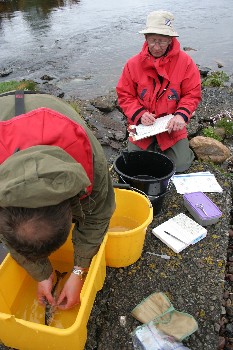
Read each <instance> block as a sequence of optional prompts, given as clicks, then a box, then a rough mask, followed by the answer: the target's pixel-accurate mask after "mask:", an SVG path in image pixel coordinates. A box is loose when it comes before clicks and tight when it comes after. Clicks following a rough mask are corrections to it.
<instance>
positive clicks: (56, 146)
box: [0, 94, 115, 281]
mask: <svg viewBox="0 0 233 350" xmlns="http://www.w3.org/2000/svg"><path fill="white" fill-rule="evenodd" d="M14 103H15V100H14V95H8V96H1V95H0V110H1V115H0V119H1V122H0V138H1V144H0V163H1V165H0V206H6V207H7V206H19V207H28V208H30V207H34V208H35V207H40V206H48V205H55V204H58V203H60V202H62V201H63V200H65V199H68V198H73V197H74V198H75V201H76V203H75V204H74V206H73V207H72V210H73V218H74V221H77V222H78V230H77V229H74V230H73V233H72V240H73V245H74V264H75V265H78V266H82V267H88V266H89V264H90V262H91V259H92V257H93V256H94V255H95V254H96V253H97V251H98V249H99V246H100V244H101V242H102V240H103V238H104V236H105V234H106V232H107V229H108V225H109V221H110V218H111V216H112V214H113V211H114V209H115V200H114V191H113V187H112V183H111V178H110V174H109V171H108V165H107V161H106V158H105V155H104V153H103V150H102V147H101V145H100V144H99V142H98V141H97V139H96V138H95V136H94V135H93V134H92V132H91V131H90V130H89V129H88V127H87V126H86V124H85V122H84V121H83V120H82V118H81V117H80V116H79V115H78V114H77V113H76V112H75V110H74V109H73V108H72V107H71V106H70V105H68V104H67V103H66V102H64V101H62V100H60V99H58V98H56V97H54V96H49V95H45V94H40V95H39V94H38V95H37V94H30V95H25V111H26V113H25V114H23V115H20V116H17V117H14V113H15V110H14ZM1 238H2V240H3V241H4V237H1ZM8 248H9V250H10V253H11V255H12V257H13V258H14V259H15V260H16V261H17V262H18V263H19V264H20V265H21V266H22V267H23V268H24V269H26V270H27V271H28V273H29V274H30V275H31V276H32V277H33V278H34V279H36V280H37V281H42V280H44V279H47V278H48V277H49V276H50V274H51V273H52V266H51V264H50V261H49V259H39V260H37V261H36V262H31V261H28V260H27V259H25V258H24V257H23V256H21V255H20V254H18V253H17V252H15V251H14V250H13V249H12V248H11V247H8Z"/></svg>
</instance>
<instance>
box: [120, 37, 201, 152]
mask: <svg viewBox="0 0 233 350" xmlns="http://www.w3.org/2000/svg"><path fill="white" fill-rule="evenodd" d="M116 90H117V94H118V103H119V106H120V107H121V109H122V110H123V112H124V114H125V116H126V117H127V119H128V123H129V124H130V125H137V124H139V123H140V118H141V116H142V115H143V113H144V112H145V111H148V112H150V113H154V114H155V115H156V117H161V116H163V115H166V114H174V115H175V114H180V115H182V116H183V118H184V119H185V121H186V122H188V120H189V119H190V118H191V116H192V114H193V112H194V111H195V109H196V108H197V106H198V103H199V102H200V101H201V80H200V73H199V70H198V68H197V66H196V64H195V63H194V61H193V60H192V59H191V57H190V56H189V55H187V54H186V53H185V52H183V51H181V50H180V44H179V42H178V40H177V39H176V38H173V40H172V44H171V46H170V49H169V51H168V52H167V54H166V55H164V56H162V57H160V58H155V57H153V56H152V55H151V54H150V53H149V51H148V44H147V42H145V43H144V45H143V48H142V51H141V52H140V53H139V54H137V55H136V56H134V57H132V58H130V59H129V60H128V62H127V63H126V65H125V67H124V69H123V72H122V75H121V77H120V80H119V82H118V84H117V87H116ZM186 137H187V130H186V128H183V129H182V130H179V131H172V132H171V133H170V134H169V133H168V132H164V133H161V134H158V135H156V138H157V142H158V145H159V147H160V149H161V150H165V149H167V148H169V147H171V146H173V145H174V144H175V143H176V142H178V141H179V140H181V139H184V138H186ZM130 141H131V142H133V143H135V144H136V145H137V146H138V147H140V148H142V149H147V148H148V146H149V145H150V144H151V143H152V141H153V137H150V138H146V139H143V140H139V141H133V140H130Z"/></svg>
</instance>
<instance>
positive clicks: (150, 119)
mask: <svg viewBox="0 0 233 350" xmlns="http://www.w3.org/2000/svg"><path fill="white" fill-rule="evenodd" d="M154 122H155V114H152V113H149V112H145V113H144V114H143V115H142V116H141V123H142V124H143V125H152V124H154Z"/></svg>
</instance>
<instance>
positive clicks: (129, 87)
mask: <svg viewBox="0 0 233 350" xmlns="http://www.w3.org/2000/svg"><path fill="white" fill-rule="evenodd" d="M116 91H117V95H118V104H119V106H120V107H121V109H122V111H123V112H124V114H125V116H126V117H127V119H128V123H129V124H134V125H135V124H137V123H138V121H139V119H140V118H141V116H142V115H143V113H144V112H145V111H146V109H145V108H144V107H143V105H142V104H140V102H139V101H138V99H137V86H136V83H135V82H134V81H133V79H132V77H131V73H130V68H129V65H128V63H126V65H125V67H124V69H123V72H122V74H121V77H120V79H119V82H118V84H117V87H116Z"/></svg>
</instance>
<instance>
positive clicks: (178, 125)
mask: <svg viewBox="0 0 233 350" xmlns="http://www.w3.org/2000/svg"><path fill="white" fill-rule="evenodd" d="M185 125H186V123H185V121H184V118H183V117H182V116H181V115H179V114H177V115H175V116H174V117H173V118H172V119H171V120H169V122H168V124H167V127H168V132H169V134H170V132H171V131H177V130H182V129H183V128H184V127H185Z"/></svg>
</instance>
